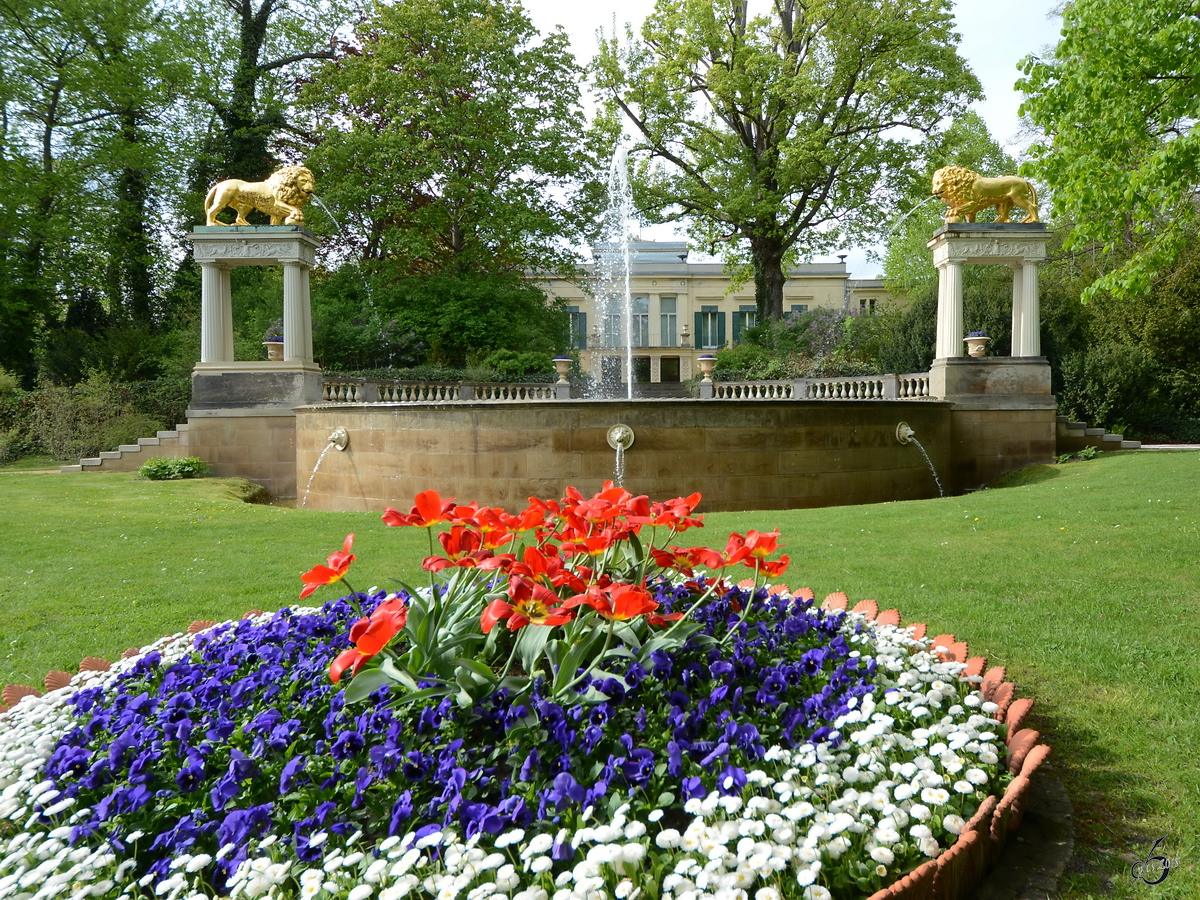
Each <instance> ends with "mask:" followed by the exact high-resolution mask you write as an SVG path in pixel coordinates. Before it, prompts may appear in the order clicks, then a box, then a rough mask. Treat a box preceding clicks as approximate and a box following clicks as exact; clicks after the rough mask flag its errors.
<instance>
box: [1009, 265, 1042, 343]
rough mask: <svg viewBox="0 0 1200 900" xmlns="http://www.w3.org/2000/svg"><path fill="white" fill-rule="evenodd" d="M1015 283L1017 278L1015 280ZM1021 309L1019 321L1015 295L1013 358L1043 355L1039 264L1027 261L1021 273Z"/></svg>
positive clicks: (1014, 296)
mask: <svg viewBox="0 0 1200 900" xmlns="http://www.w3.org/2000/svg"><path fill="white" fill-rule="evenodd" d="M1014 281H1015V278H1014ZM1020 281H1021V290H1020V309H1021V314H1020V317H1019V321H1018V316H1017V296H1016V292H1014V295H1013V350H1012V355H1013V356H1041V355H1042V323H1041V311H1040V305H1041V304H1040V302H1039V300H1038V264H1037V262H1036V261H1034V260H1028V259H1027V260H1025V261H1024V262H1023V263H1022V264H1021V272H1020Z"/></svg>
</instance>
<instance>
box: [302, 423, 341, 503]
mask: <svg viewBox="0 0 1200 900" xmlns="http://www.w3.org/2000/svg"><path fill="white" fill-rule="evenodd" d="M349 443H350V432H348V431H346V429H345V428H335V429H334V430H333V433H332V434H330V435H329V437H328V438H326V443H325V449H324V450H322V451H321V455H320V456H318V457H317V464H316V465H315V466H313V470H312V474H311V475H309V476H308V484H306V485H305V486H304V496H303V497H301V498H300V506H301V507H302V508H303V506H304V504H305V503H307V502H308V491H309V489H310V488H311V487H312V483H313V479H314V478H316V477H317V470H318V469H320V468H321V462H322V461H323V460H324V459H325V454H326V453H328V452H329V451H330V450H332V449H334V448H335V447H336V448H337V449H338V450H345V449H346V447H347V446H348V445H349Z"/></svg>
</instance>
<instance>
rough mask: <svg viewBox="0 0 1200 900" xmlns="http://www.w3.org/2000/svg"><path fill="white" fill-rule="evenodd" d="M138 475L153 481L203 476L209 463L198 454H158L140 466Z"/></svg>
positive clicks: (206, 472)
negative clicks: (180, 455)
mask: <svg viewBox="0 0 1200 900" xmlns="http://www.w3.org/2000/svg"><path fill="white" fill-rule="evenodd" d="M137 473H138V477H139V478H148V479H150V480H151V481H170V480H174V479H178V478H203V477H204V476H205V475H207V474H208V463H206V462H205V461H204V460H202V459H201V458H200V457H198V456H187V457H182V458H172V457H169V456H156V457H154V458H153V459H148V460H146V461H145V462H144V463H142V465H141V466H139V467H138V471H137Z"/></svg>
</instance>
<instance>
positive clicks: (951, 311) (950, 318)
mask: <svg viewBox="0 0 1200 900" xmlns="http://www.w3.org/2000/svg"><path fill="white" fill-rule="evenodd" d="M962 323H963V298H962V263H960V262H948V263H946V264H945V265H944V266H942V267H941V268H939V269H938V315H937V346H936V349H935V352H934V356H935V357H936V358H938V359H944V358H946V357H950V356H962V355H963V341H962V339H963V324H962Z"/></svg>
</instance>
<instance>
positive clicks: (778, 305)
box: [750, 237, 787, 322]
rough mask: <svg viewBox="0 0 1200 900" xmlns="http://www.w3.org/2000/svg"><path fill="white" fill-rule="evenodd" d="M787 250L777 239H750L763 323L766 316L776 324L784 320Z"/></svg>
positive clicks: (757, 300)
mask: <svg viewBox="0 0 1200 900" xmlns="http://www.w3.org/2000/svg"><path fill="white" fill-rule="evenodd" d="M786 250H787V248H786V247H785V246H784V244H783V242H782V241H779V240H777V239H773V238H753V237H752V238H751V239H750V255H751V259H752V261H753V264H754V292H755V302H756V303H757V305H758V309H759V314H760V316H763V321H765V320H766V316H770V318H771V320H772V321H776V322H777V321H779V320H780V319H782V318H783V285H784V282H785V281H787V276H786V275H784V272H783V255H784V253H785V251H786Z"/></svg>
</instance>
